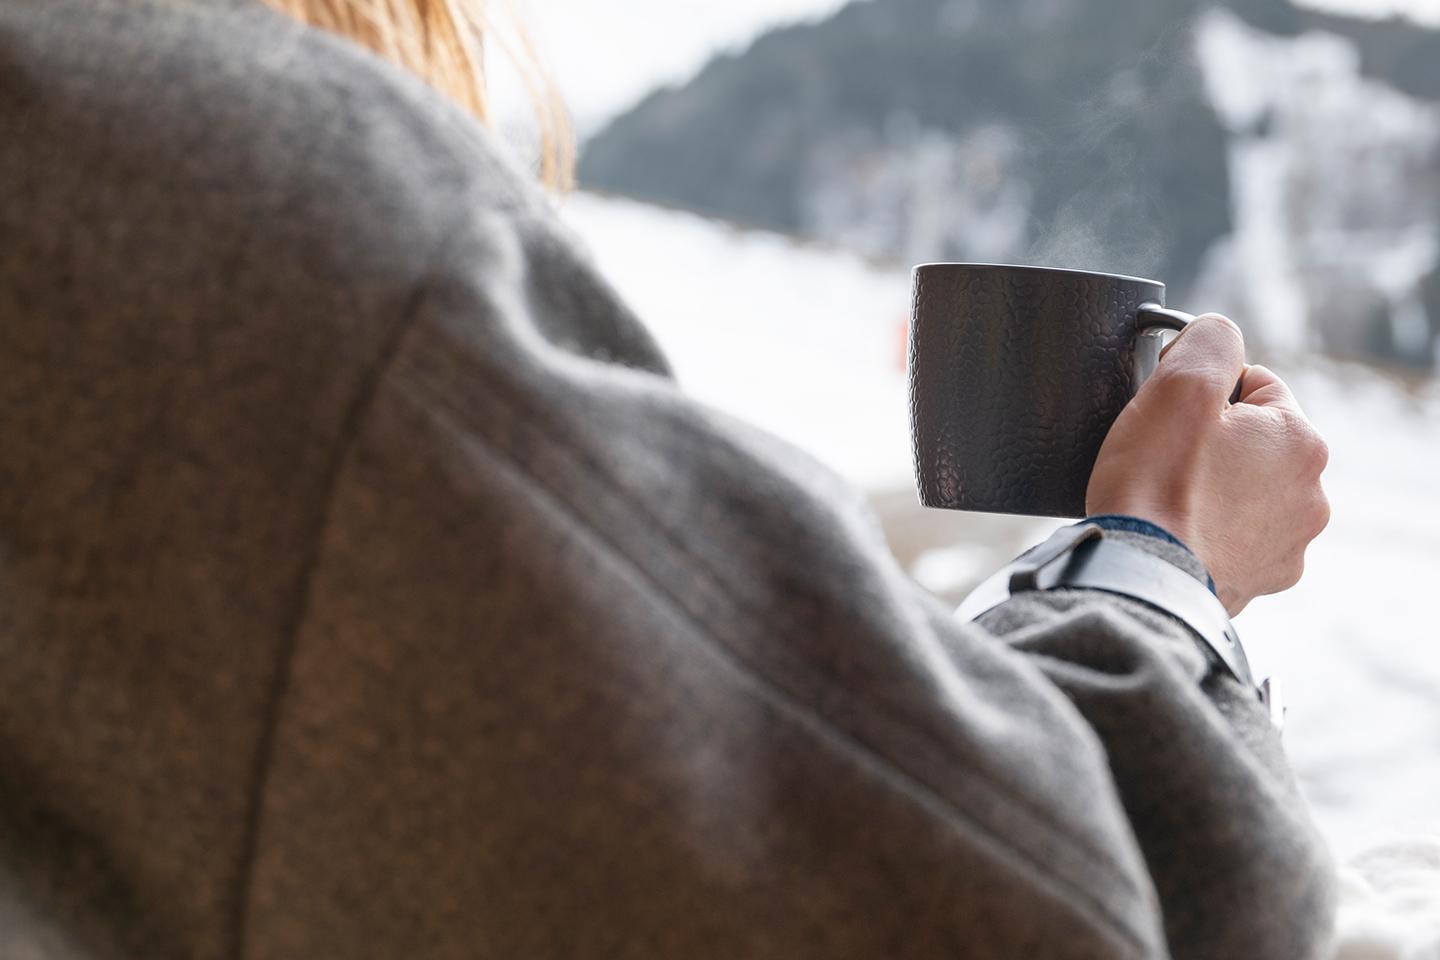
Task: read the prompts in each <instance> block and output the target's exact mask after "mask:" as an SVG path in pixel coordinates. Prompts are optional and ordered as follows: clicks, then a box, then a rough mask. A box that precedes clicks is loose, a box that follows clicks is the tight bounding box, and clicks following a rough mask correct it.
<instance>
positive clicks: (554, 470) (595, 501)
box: [247, 212, 1323, 960]
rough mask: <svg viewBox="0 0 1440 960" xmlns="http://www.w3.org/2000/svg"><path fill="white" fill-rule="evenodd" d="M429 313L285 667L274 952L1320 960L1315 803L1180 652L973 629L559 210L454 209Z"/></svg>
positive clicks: (362, 457)
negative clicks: (763, 425) (677, 370)
mask: <svg viewBox="0 0 1440 960" xmlns="http://www.w3.org/2000/svg"><path fill="white" fill-rule="evenodd" d="M414 304H415V306H414V309H413V313H412V314H411V315H410V316H409V317H408V318H407V319H406V327H405V330H404V332H403V334H402V336H401V337H400V338H399V340H398V342H397V345H396V347H395V349H394V351H393V353H392V354H391V356H390V357H389V358H388V360H387V363H386V367H385V369H383V370H382V371H380V372H378V373H377V375H376V377H375V378H374V383H375V386H374V390H373V396H372V397H370V398H369V400H368V402H367V405H366V407H365V409H364V411H363V413H362V414H361V415H359V416H357V418H356V429H355V432H354V435H353V437H352V439H351V441H350V449H349V451H348V452H347V454H346V455H345V459H344V462H343V465H342V467H341V468H340V469H339V471H338V474H337V477H336V480H335V484H334V488H333V493H332V496H331V500H330V504H329V508H328V520H327V524H326V529H325V533H324V537H323V539H322V542H321V543H320V544H319V546H318V547H317V551H316V558H317V559H316V563H315V567H314V570H313V574H312V577H311V580H310V582H309V586H308V590H309V595H308V601H307V613H306V617H305V620H304V623H303V626H302V629H301V631H300V633H299V635H298V637H297V639H296V642H295V648H294V649H295V652H294V655H293V660H292V662H291V663H290V665H289V667H288V673H287V677H288V680H287V686H286V699H285V703H284V709H283V710H282V711H281V713H280V716H279V718H278V720H277V726H276V727H275V729H274V731H273V737H272V739H273V743H274V750H273V758H272V760H271V763H270V768H269V770H268V772H267V779H266V789H265V795H264V797H263V804H262V810H261V813H260V816H259V819H260V834H259V835H260V841H259V850H258V853H257V857H256V863H255V868H254V876H253V880H252V884H253V893H252V899H251V903H252V909H251V912H250V914H249V916H248V920H247V922H248V923H249V924H250V927H251V930H250V937H249V939H248V941H247V942H249V943H251V944H254V945H255V946H256V950H257V955H290V956H295V955H303V954H305V953H307V952H312V953H313V952H318V953H325V952H336V951H337V950H340V948H341V947H344V948H351V947H353V948H354V950H355V951H357V952H370V953H376V954H381V955H388V954H391V953H404V952H408V953H410V954H411V955H415V954H416V953H417V952H419V953H423V954H424V955H427V956H429V955H434V956H442V955H443V956H450V955H456V956H463V955H470V951H472V950H473V946H474V944H476V943H483V944H485V945H486V947H487V949H488V950H490V951H491V952H494V953H495V954H496V955H517V956H519V955H531V956H533V955H563V956H687V957H699V958H703V957H711V956H717V957H718V956H736V955H740V956H785V957H792V958H799V957H812V956H813V957H820V956H826V957H833V956H857V957H858V956H885V957H915V958H933V957H942V956H956V957H968V956H986V957H992V956H993V957H1020V956H1036V957H1046V958H1074V960H1081V958H1100V957H1106V958H1109V957H1133V958H1143V957H1164V956H1168V955H1170V954H1171V952H1172V951H1173V952H1174V953H1176V954H1177V955H1180V956H1186V957H1200V956H1221V955H1224V953H1223V949H1222V947H1221V945H1222V944H1229V943H1231V942H1233V940H1232V938H1235V939H1243V940H1244V947H1245V949H1244V950H1241V951H1239V952H1237V953H1233V954H1230V955H1232V956H1246V957H1251V958H1260V960H1265V958H1272V957H1273V958H1275V960H1280V958H1282V957H1283V958H1291V957H1300V956H1306V955H1307V953H1306V951H1308V950H1309V949H1310V944H1311V937H1312V934H1313V933H1314V931H1316V930H1319V929H1320V919H1319V907H1318V906H1317V904H1318V903H1319V901H1320V899H1322V898H1321V896H1320V894H1319V893H1318V892H1317V891H1319V890H1320V889H1321V888H1322V887H1323V879H1322V877H1321V874H1320V868H1319V866H1318V859H1317V857H1318V854H1317V852H1316V851H1317V848H1316V847H1315V846H1314V845H1313V842H1312V839H1313V838H1312V836H1311V834H1310V833H1309V832H1308V827H1306V825H1305V820H1304V814H1303V812H1302V808H1301V807H1300V806H1299V804H1298V803H1297V802H1296V800H1295V798H1294V796H1293V794H1292V793H1291V792H1290V789H1289V786H1288V783H1287V782H1286V781H1285V779H1284V775H1283V773H1281V772H1279V771H1277V770H1276V769H1274V768H1272V767H1270V766H1267V765H1266V764H1265V763H1264V762H1262V759H1261V756H1260V754H1261V753H1263V752H1264V751H1265V750H1269V749H1272V748H1273V743H1271V742H1270V741H1268V740H1266V739H1265V738H1264V737H1261V736H1260V735H1259V731H1258V729H1257V728H1256V727H1255V722H1256V721H1255V720H1254V718H1249V717H1247V716H1246V715H1245V714H1244V707H1243V705H1242V704H1241V703H1240V702H1239V701H1238V699H1236V700H1233V702H1232V701H1227V700H1225V699H1224V698H1223V696H1222V695H1223V693H1224V691H1223V688H1221V687H1217V686H1216V685H1215V682H1214V681H1213V679H1209V678H1207V677H1206V676H1205V675H1204V674H1203V668H1202V667H1201V664H1200V661H1199V660H1198V658H1197V657H1196V655H1195V651H1194V649H1193V647H1188V646H1187V644H1188V640H1187V639H1186V638H1185V637H1184V636H1183V635H1182V633H1181V631H1180V630H1179V628H1178V627H1177V626H1176V625H1175V624H1173V623H1167V622H1165V621H1164V620H1163V619H1158V618H1155V617H1152V616H1149V615H1147V614H1145V613H1144V612H1143V611H1139V610H1135V609H1132V608H1131V607H1129V606H1127V605H1126V604H1124V603H1123V602H1118V601H1115V600H1113V599H1109V598H1101V597H1097V596H1088V595H1087V596H1073V597H1063V596H1056V597H1051V598H1046V600H1045V601H1044V602H1039V603H1035V604H1031V605H1026V606H1020V605H1018V604H1017V605H1014V606H1011V607H1009V608H1007V609H1005V610H1003V611H999V612H997V613H996V614H995V616H994V617H992V618H991V619H990V620H988V621H987V622H986V624H984V625H983V626H974V625H966V624H960V623H957V622H956V621H955V620H954V618H953V617H952V616H951V615H950V613H949V611H947V610H945V609H944V608H943V607H942V606H941V605H940V604H939V603H938V602H937V601H936V600H935V599H934V598H933V597H930V596H928V595H926V594H925V593H924V592H923V591H921V590H920V589H919V588H918V587H917V586H916V585H915V584H914V583H913V581H911V580H910V579H909V578H908V577H907V576H905V574H904V573H903V571H901V570H900V569H899V568H898V566H897V565H896V564H895V562H894V561H893V559H891V557H890V555H889V553H888V551H887V550H886V549H885V547H884V543H883V540H882V538H881V537H880V534H879V531H878V528H877V526H876V524H875V523H874V520H873V518H872V517H871V515H870V514H869V512H868V511H867V510H866V508H865V507H864V505H863V503H862V502H861V501H860V498H859V497H858V495H857V494H856V493H854V492H853V491H852V490H850V489H849V488H848V487H846V486H845V485H844V484H842V483H840V482H839V481H838V480H837V479H836V478H835V477H833V476H832V475H831V474H829V473H828V472H827V471H825V470H824V469H822V468H821V467H820V466H819V465H817V464H815V463H814V462H813V461H811V460H810V459H808V458H807V457H805V456H803V455H801V454H799V453H798V452H796V451H795V450H793V449H791V448H789V447H788V446H786V445H785V444H783V443H781V442H779V441H777V440H775V439H774V438H771V437H769V436H767V435H764V434H762V433H760V432H758V431H755V430H753V429H751V428H749V427H748V426H746V425H744V424H741V423H737V422H735V421H733V420H731V419H730V418H728V417H725V416H723V415H721V414H719V413H717V412H715V411H713V410H709V409H707V408H705V407H704V406H703V405H701V404H698V403H696V402H694V401H693V400H691V399H690V398H688V397H687V396H686V395H685V394H684V393H683V391H681V390H680V389H678V388H677V386H676V385H675V383H674V381H673V380H672V379H671V378H670V377H669V376H668V375H667V374H666V372H665V369H664V365H663V362H661V361H659V360H658V358H657V356H656V355H655V352H654V349H653V345H652V344H650V342H649V340H648V338H647V337H645V336H644V335H643V333H642V330H641V327H640V326H639V324H638V323H637V322H636V321H635V318H634V317H632V316H631V315H630V314H629V312H628V311H626V310H625V308H624V307H623V306H622V305H621V304H620V302H619V301H618V299H617V298H616V297H615V296H614V294H613V292H612V291H611V290H610V289H609V287H608V286H607V285H606V284H605V283H604V282H603V281H602V280H601V279H600V278H599V277H598V276H597V275H596V274H595V273H594V272H593V270H592V269H591V268H590V266H589V264H588V263H587V262H586V260H585V258H584V257H583V256H581V255H579V254H578V253H577V252H576V250H575V248H574V247H573V245H572V244H571V243H570V242H569V241H568V240H567V239H566V238H565V237H564V236H563V235H562V234H561V233H560V231H559V230H558V229H557V228H556V227H555V226H554V224H553V223H551V221H550V220H549V219H548V218H547V217H545V216H542V215H538V214H536V215H530V214H525V213H523V212H522V213H514V214H510V215H507V216H504V217H498V216H497V217H476V218H474V219H473V220H467V221H465V222H462V223H461V224H460V226H458V227H457V228H456V229H455V230H454V231H453V232H452V235H451V238H450V241H449V243H448V244H447V247H446V249H445V251H444V254H443V255H442V256H441V257H440V258H439V260H438V262H437V263H435V264H434V265H433V268H432V270H431V271H430V275H429V276H428V277H427V278H426V279H425V280H424V282H423V285H422V288H421V289H420V290H419V291H418V292H417V295H416V297H415V299H414ZM737 375H743V371H737ZM1207 685H1208V686H1207ZM1207 691H1208V695H1207ZM1212 698H1213V699H1212ZM1247 736H1253V737H1254V738H1255V740H1256V742H1255V743H1248V742H1246V737H1247ZM1272 759H1273V758H1272ZM1201 787H1203V788H1204V789H1200V788H1201ZM1237 879H1238V880H1239V881H1240V883H1239V885H1238V886H1237V885H1235V881H1236V880H1237ZM1187 887H1189V888H1187ZM1157 891H1158V892H1157ZM1252 896H1259V897H1260V898H1261V899H1260V900H1259V901H1258V902H1257V901H1255V900H1251V899H1246V898H1250V897H1252ZM359 904H363V905H364V907H363V909H354V908H353V905H359ZM1261 913H1268V915H1269V916H1270V917H1271V920H1270V921H1269V922H1268V923H1262V922H1261V921H1260V919H1259V917H1260V915H1261ZM1232 923H1233V924H1234V926H1233V927H1232V928H1229V929H1231V930H1233V931H1235V932H1234V933H1227V932H1225V931H1223V930H1221V931H1217V930H1216V929H1214V927H1215V925H1217V924H1219V925H1227V924H1232ZM1167 935H1168V936H1170V937H1174V938H1181V937H1184V938H1192V937H1193V938H1195V939H1193V940H1181V939H1176V940H1174V942H1170V943H1167ZM1255 936H1260V937H1262V938H1263V939H1260V940H1258V941H1257V940H1255V939H1253V938H1254V937H1255ZM337 945H339V946H337ZM417 945H420V946H424V947H425V949H424V950H417ZM262 948H263V949H262ZM266 950H269V951H271V952H270V953H267V952H266ZM1217 950H1218V951H1220V952H1216V951H1217ZM426 951H428V952H426Z"/></svg>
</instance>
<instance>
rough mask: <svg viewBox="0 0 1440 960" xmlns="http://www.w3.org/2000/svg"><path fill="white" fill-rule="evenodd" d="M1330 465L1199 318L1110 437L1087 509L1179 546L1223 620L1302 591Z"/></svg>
mask: <svg viewBox="0 0 1440 960" xmlns="http://www.w3.org/2000/svg"><path fill="white" fill-rule="evenodd" d="M1242 373H1243V375H1244V381H1243V383H1242V385H1241V392H1240V400H1239V402H1238V403H1235V404H1233V405H1232V404H1230V403H1229V402H1228V400H1229V397H1230V395H1231V392H1232V391H1233V390H1234V387H1235V382H1236V380H1237V379H1239V378H1240V377H1241V375H1242ZM1328 458H1329V451H1328V449H1327V448H1326V446H1325V441H1324V440H1322V439H1321V438H1320V434H1319V433H1317V432H1316V431H1315V428H1314V427H1313V426H1311V424H1310V421H1309V420H1307V419H1306V418H1305V414H1304V413H1302V412H1301V411H1300V406H1299V404H1297V403H1296V402H1295V397H1294V396H1293V395H1292V394H1291V393H1290V388H1289V387H1287V386H1286V385H1285V383H1284V381H1282V380H1281V379H1280V378H1279V377H1277V376H1276V375H1275V374H1274V373H1273V372H1271V371H1270V370H1267V369H1266V368H1265V367H1262V366H1258V365H1252V366H1246V364H1245V342H1244V338H1243V336H1242V335H1241V333H1240V328H1239V327H1237V326H1235V324H1233V323H1231V322H1230V321H1229V320H1227V319H1225V318H1224V317H1221V316H1218V315H1216V314H1206V315H1205V316H1202V317H1198V318H1196V319H1195V320H1194V321H1192V322H1191V323H1190V324H1189V325H1188V326H1186V327H1185V329H1184V330H1182V331H1181V333H1180V335H1179V336H1178V337H1176V338H1175V340H1174V341H1172V342H1171V343H1170V345H1169V346H1168V347H1167V348H1166V349H1165V352H1164V353H1163V354H1162V355H1161V360H1160V365H1159V367H1158V368H1157V369H1156V371H1155V373H1154V375H1152V376H1151V378H1150V379H1149V380H1147V381H1146V382H1145V383H1144V385H1143V386H1141V388H1140V390H1139V392H1138V393H1136V395H1135V398H1134V399H1133V400H1131V401H1130V403H1129V405H1128V406H1126V408H1125V409H1124V410H1123V411H1122V412H1121V414H1120V417H1119V418H1118V419H1117V420H1116V421H1115V425H1114V426H1113V427H1111V428H1110V433H1109V434H1108V435H1106V437H1105V442H1104V444H1103V445H1102V446H1101V447H1100V456H1099V457H1098V458H1097V459H1096V461H1095V470H1094V472H1093V473H1092V474H1091V476H1090V485H1089V488H1088V490H1087V491H1086V495H1085V508H1086V511H1087V512H1088V513H1089V514H1091V515H1095V514H1101V513H1120V514H1128V515H1130V516H1135V517H1141V518H1143V519H1145V520H1149V521H1151V522H1152V523H1156V524H1159V525H1160V526H1161V527H1164V528H1165V529H1166V530H1168V531H1170V532H1171V533H1173V534H1174V535H1175V536H1177V537H1179V538H1180V539H1181V540H1182V541H1183V542H1184V543H1185V545H1186V546H1187V547H1189V548H1190V549H1191V550H1192V551H1193V552H1194V553H1195V555H1196V556H1197V557H1199V558H1200V561H1201V562H1202V563H1204V564H1205V566H1206V568H1207V569H1208V570H1209V571H1210V576H1211V577H1213V578H1214V580H1215V587H1216V592H1217V593H1218V594H1219V596H1220V600H1221V602H1222V603H1224V604H1225V609H1226V610H1228V611H1229V612H1230V615H1231V616H1232V617H1233V616H1234V615H1235V614H1237V613H1239V612H1240V611H1241V610H1243V609H1244V608H1245V605H1246V604H1247V603H1249V602H1250V601H1251V600H1253V599H1254V598H1255V597H1257V596H1260V595H1261V594H1266V593H1278V592H1280V591H1281V590H1285V589H1287V588H1289V587H1291V586H1294V585H1295V583H1296V582H1297V581H1298V580H1299V579H1300V575H1301V573H1302V572H1304V569H1305V547H1306V546H1307V545H1308V544H1309V543H1310V541H1311V540H1314V539H1315V537H1316V536H1318V535H1319V533H1320V531H1321V530H1323V529H1325V525H1326V524H1327V523H1328V522H1329V520H1330V504H1329V501H1327V500H1326V498H1325V491H1324V490H1322V489H1321V487H1320V473H1321V471H1323V470H1324V469H1325V464H1326V461H1327V460H1328Z"/></svg>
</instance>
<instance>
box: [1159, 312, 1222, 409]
mask: <svg viewBox="0 0 1440 960" xmlns="http://www.w3.org/2000/svg"><path fill="white" fill-rule="evenodd" d="M1244 372H1245V336H1244V334H1242V333H1241V332H1240V328H1239V327H1237V326H1236V325H1235V324H1234V323H1233V322H1232V321H1230V320H1229V319H1227V318H1226V317H1222V316H1220V315H1219V314H1218V313H1207V314H1204V315H1202V316H1199V317H1196V318H1195V319H1194V320H1192V321H1190V322H1189V323H1187V324H1186V325H1185V329H1183V330H1181V331H1180V335H1179V336H1178V337H1176V338H1175V339H1174V340H1172V341H1170V343H1169V344H1168V345H1167V346H1166V347H1165V349H1164V350H1162V351H1161V352H1160V365H1159V366H1158V367H1157V368H1156V370H1155V375H1154V376H1153V377H1151V379H1152V380H1159V381H1162V382H1165V381H1172V380H1176V379H1181V380H1184V381H1186V382H1191V383H1200V384H1202V385H1203V386H1204V388H1205V389H1206V390H1207V392H1213V393H1214V394H1215V395H1216V396H1217V397H1218V398H1219V399H1221V400H1225V399H1228V398H1229V397H1230V395H1231V394H1232V392H1233V391H1234V390H1235V383H1236V381H1237V380H1238V379H1239V378H1240V376H1241V374H1243V373H1244Z"/></svg>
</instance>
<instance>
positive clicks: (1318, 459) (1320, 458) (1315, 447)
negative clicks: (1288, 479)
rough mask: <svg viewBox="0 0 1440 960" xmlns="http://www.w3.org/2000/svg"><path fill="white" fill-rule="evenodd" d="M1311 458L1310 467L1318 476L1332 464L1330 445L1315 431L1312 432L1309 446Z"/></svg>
mask: <svg viewBox="0 0 1440 960" xmlns="http://www.w3.org/2000/svg"><path fill="white" fill-rule="evenodd" d="M1307 447H1308V450H1309V456H1310V466H1311V468H1312V469H1313V470H1314V471H1315V473H1316V474H1317V475H1318V474H1320V473H1322V472H1323V471H1324V470H1325V468H1326V467H1327V466H1329V464H1330V445H1329V444H1328V443H1326V442H1325V438H1324V437H1322V436H1320V434H1318V433H1316V432H1315V431H1314V430H1311V431H1310V439H1309V443H1308V444H1307Z"/></svg>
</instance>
